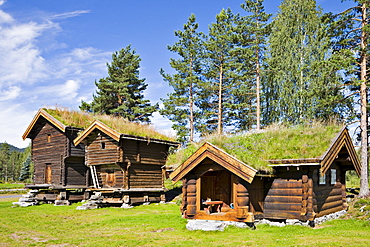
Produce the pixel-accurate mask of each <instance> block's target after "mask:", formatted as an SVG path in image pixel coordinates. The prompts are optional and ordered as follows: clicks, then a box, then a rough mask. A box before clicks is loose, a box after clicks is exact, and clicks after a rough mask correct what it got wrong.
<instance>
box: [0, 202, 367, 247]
mask: <svg viewBox="0 0 370 247" xmlns="http://www.w3.org/2000/svg"><path fill="white" fill-rule="evenodd" d="M12 201H15V199H14V198H12V199H0V212H1V217H2V218H1V220H0V246H50V247H61V246H199V247H201V246H205V247H211V246H212V247H213V246H370V222H369V216H367V215H365V214H366V212H365V213H362V215H360V216H361V217H360V216H359V215H356V214H355V213H352V214H351V215H354V216H356V217H357V218H359V219H360V220H358V219H346V220H345V219H341V220H334V221H330V222H327V223H325V224H323V225H320V226H318V227H316V228H309V227H303V226H286V227H281V228H280V227H272V226H268V225H258V226H257V229H256V230H251V229H240V228H235V227H228V228H227V229H226V230H225V231H223V232H204V231H188V230H186V228H185V226H186V222H187V221H186V220H185V219H182V218H181V216H180V212H179V206H177V205H175V204H151V205H146V206H138V207H134V208H131V209H121V208H100V209H96V210H88V211H79V210H76V206H77V205H80V204H73V205H71V206H53V205H48V204H44V205H40V206H34V207H28V208H21V207H12V203H11V202H12ZM364 205H365V206H366V205H367V206H366V208H365V209H366V210H367V207H369V210H370V206H369V205H370V203H369V202H366V201H365V204H364ZM360 206H362V204H357V205H355V207H356V208H357V209H358V208H359V207H360ZM352 207H353V206H352ZM368 212H369V211H368ZM347 218H350V217H348V216H347Z"/></svg>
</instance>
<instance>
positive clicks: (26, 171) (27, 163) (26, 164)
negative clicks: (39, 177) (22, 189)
mask: <svg viewBox="0 0 370 247" xmlns="http://www.w3.org/2000/svg"><path fill="white" fill-rule="evenodd" d="M30 172H31V155H30V154H28V155H27V157H26V160H24V161H23V163H22V168H21V172H20V175H19V178H18V180H19V181H25V180H26V179H29V178H30V175H31V173H30Z"/></svg>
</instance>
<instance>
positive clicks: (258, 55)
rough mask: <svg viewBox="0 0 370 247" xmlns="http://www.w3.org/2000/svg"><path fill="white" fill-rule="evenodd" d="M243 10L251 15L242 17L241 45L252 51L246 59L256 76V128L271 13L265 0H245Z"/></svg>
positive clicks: (254, 79)
mask: <svg viewBox="0 0 370 247" xmlns="http://www.w3.org/2000/svg"><path fill="white" fill-rule="evenodd" d="M241 7H242V9H243V10H245V11H246V12H247V13H249V15H247V16H244V17H242V18H241V20H242V22H241V23H240V24H239V26H240V27H241V30H240V31H241V33H242V37H241V45H242V46H244V47H246V48H247V49H248V50H249V52H250V53H252V54H253V55H252V54H251V55H250V56H251V60H250V61H245V64H246V65H250V66H251V71H253V72H252V73H253V74H254V76H253V77H252V78H251V79H252V80H253V84H254V85H255V92H256V129H260V128H261V103H260V102H261V96H260V95H261V93H260V91H261V76H262V75H261V74H262V71H261V67H262V64H263V57H264V52H265V48H266V43H267V37H268V34H269V26H268V21H269V19H270V17H271V14H267V13H266V12H265V8H264V6H263V0H245V3H243V4H241Z"/></svg>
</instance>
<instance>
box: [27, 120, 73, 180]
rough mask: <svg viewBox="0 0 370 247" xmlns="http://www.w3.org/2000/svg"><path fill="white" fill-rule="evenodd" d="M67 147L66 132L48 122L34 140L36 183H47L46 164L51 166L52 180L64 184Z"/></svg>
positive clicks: (33, 154) (33, 157) (33, 155)
mask: <svg viewBox="0 0 370 247" xmlns="http://www.w3.org/2000/svg"><path fill="white" fill-rule="evenodd" d="M67 147H68V144H67V137H66V136H65V135H64V133H63V132H61V131H60V130H58V129H56V128H55V127H54V126H53V125H51V124H49V123H48V122H46V123H45V125H44V126H43V127H42V129H41V130H40V131H39V133H38V134H37V136H36V137H35V138H34V139H33V140H32V160H33V162H34V166H35V168H34V169H35V170H34V182H35V184H43V183H45V167H46V164H50V166H51V182H52V183H53V184H57V185H62V184H63V182H64V177H62V175H64V174H63V173H64V167H63V159H64V157H66V152H67V151H66V150H67Z"/></svg>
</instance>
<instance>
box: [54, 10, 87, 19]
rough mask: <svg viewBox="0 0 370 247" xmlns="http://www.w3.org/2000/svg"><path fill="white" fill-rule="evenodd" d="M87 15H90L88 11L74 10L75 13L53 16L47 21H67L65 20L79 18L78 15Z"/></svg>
mask: <svg viewBox="0 0 370 247" xmlns="http://www.w3.org/2000/svg"><path fill="white" fill-rule="evenodd" d="M87 13H90V11H89V10H76V11H72V12H67V13H62V14H57V15H53V16H50V17H49V19H50V20H54V19H67V18H71V17H75V16H79V15H82V14H87Z"/></svg>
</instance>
